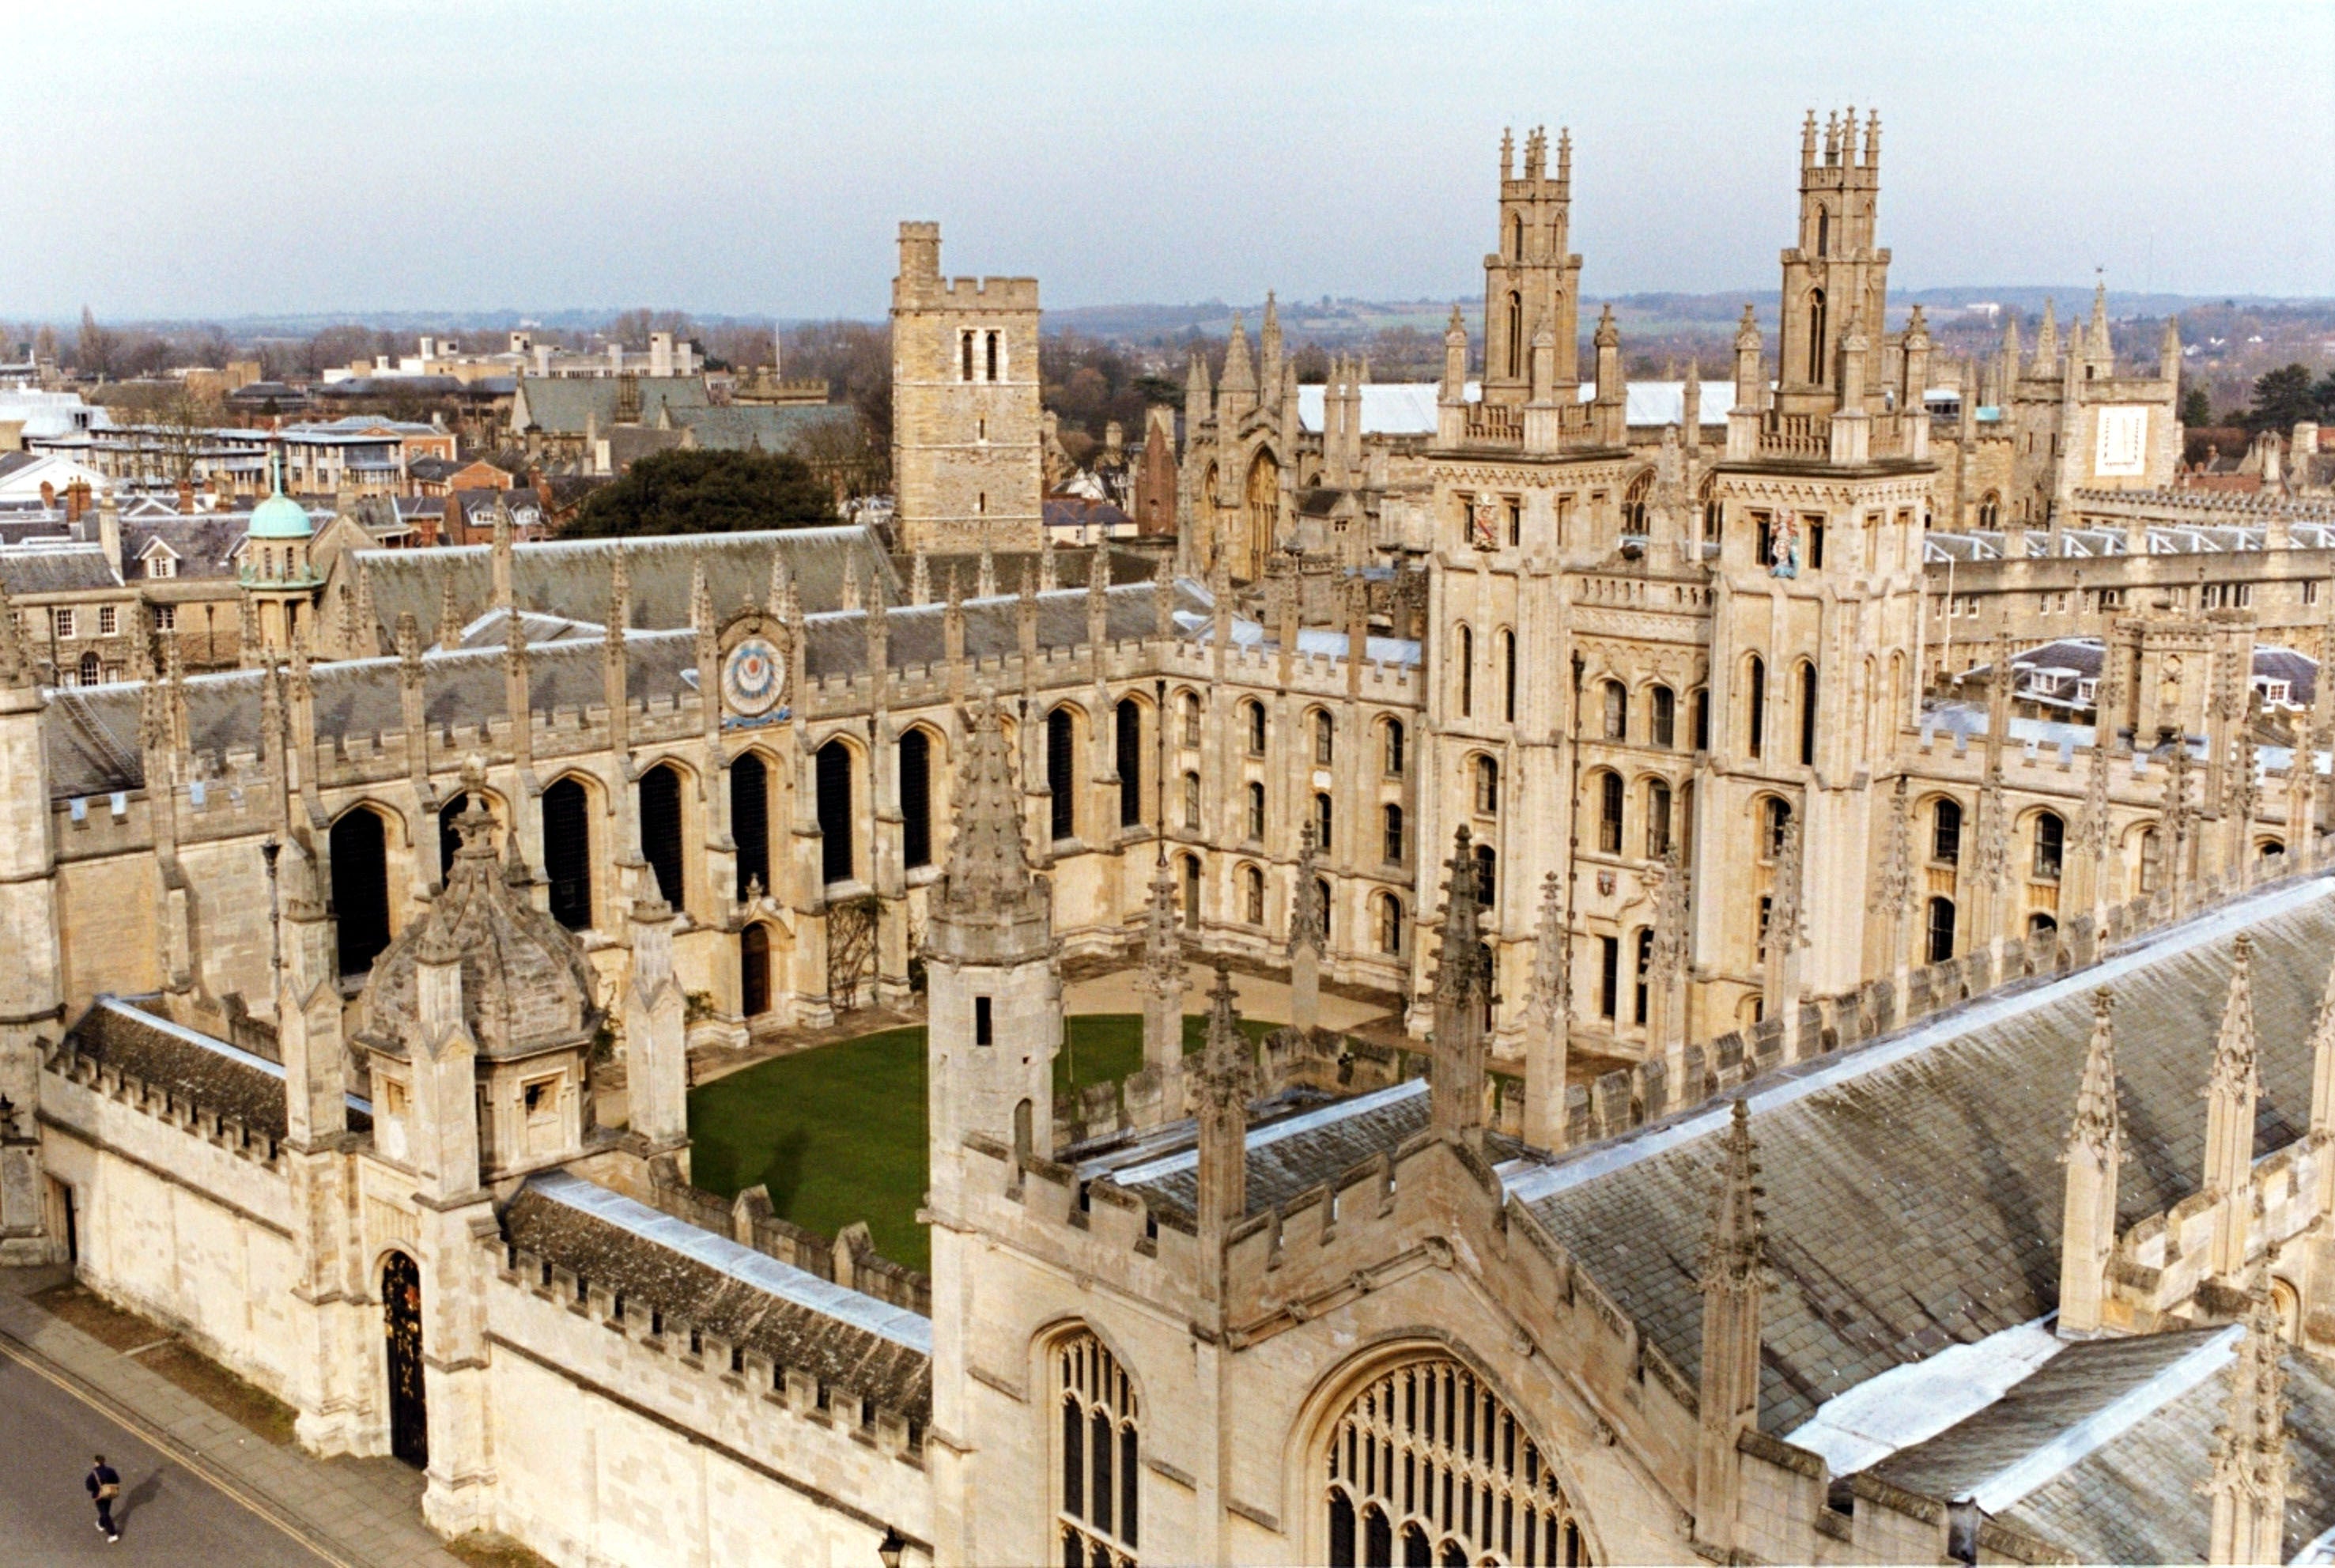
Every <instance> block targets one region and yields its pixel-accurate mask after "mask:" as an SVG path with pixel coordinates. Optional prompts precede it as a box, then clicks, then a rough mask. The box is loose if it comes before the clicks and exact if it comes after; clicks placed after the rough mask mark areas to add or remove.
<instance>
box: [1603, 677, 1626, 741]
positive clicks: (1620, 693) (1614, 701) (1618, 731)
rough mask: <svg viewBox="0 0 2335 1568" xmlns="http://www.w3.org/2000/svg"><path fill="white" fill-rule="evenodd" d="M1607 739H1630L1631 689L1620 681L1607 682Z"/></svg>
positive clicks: (1605, 691)
mask: <svg viewBox="0 0 2335 1568" xmlns="http://www.w3.org/2000/svg"><path fill="white" fill-rule="evenodd" d="M1604 698H1605V739H1607V740H1628V739H1629V738H1630V688H1628V687H1627V686H1624V685H1623V684H1622V682H1619V681H1608V682H1605V690H1604Z"/></svg>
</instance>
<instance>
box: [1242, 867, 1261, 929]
mask: <svg viewBox="0 0 2335 1568" xmlns="http://www.w3.org/2000/svg"><path fill="white" fill-rule="evenodd" d="M1241 902H1242V904H1243V905H1244V909H1243V914H1244V915H1245V917H1246V919H1247V921H1248V923H1249V924H1251V925H1263V924H1264V872H1262V871H1259V870H1258V869H1257V868H1256V867H1255V866H1246V867H1245V868H1244V869H1243V870H1242V872H1241Z"/></svg>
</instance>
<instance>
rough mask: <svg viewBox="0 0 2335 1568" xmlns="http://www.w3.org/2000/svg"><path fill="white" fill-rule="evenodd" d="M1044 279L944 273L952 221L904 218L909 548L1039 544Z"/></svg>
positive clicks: (896, 431) (901, 337)
mask: <svg viewBox="0 0 2335 1568" xmlns="http://www.w3.org/2000/svg"><path fill="white" fill-rule="evenodd" d="M1041 438H1042V419H1041V416H1040V413H1039V409H1038V280H1037V279H1036V278H1034V277H983V278H971V277H953V278H944V277H942V276H941V226H940V225H939V224H937V223H903V224H902V225H900V275H899V276H897V277H896V278H894V279H893V280H892V481H893V485H894V489H895V493H896V495H897V496H898V497H899V508H900V509H899V518H898V533H899V541H900V547H901V548H902V549H904V550H911V551H914V550H976V549H979V548H981V547H983V546H984V545H986V546H987V547H990V548H992V549H998V550H1034V549H1036V548H1037V547H1038V540H1039V536H1040V534H1041V533H1042V531H1043V530H1042V518H1041V513H1040V510H1039V498H1040V495H1041V493H1042V486H1043V479H1042V460H1041V452H1040V441H1041Z"/></svg>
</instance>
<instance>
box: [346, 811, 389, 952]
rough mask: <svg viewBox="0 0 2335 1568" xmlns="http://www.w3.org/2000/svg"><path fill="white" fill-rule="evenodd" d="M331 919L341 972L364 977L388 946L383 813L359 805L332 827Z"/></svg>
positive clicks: (387, 880)
mask: <svg viewBox="0 0 2335 1568" xmlns="http://www.w3.org/2000/svg"><path fill="white" fill-rule="evenodd" d="M332 853H333V915H334V925H335V927H336V929H337V931H338V934H339V944H340V966H341V967H340V972H341V973H343V974H363V973H365V972H366V971H368V970H370V969H372V968H373V960H374V959H375V958H377V957H379V956H380V955H381V950H382V949H383V948H384V947H387V946H388V945H389V864H388V841H387V837H386V836H385V834H384V832H383V826H382V820H381V815H380V813H378V812H375V811H372V810H369V809H367V808H364V807H363V806H360V807H358V808H356V809H355V810H354V811H350V812H347V813H345V814H344V815H343V816H342V818H341V819H340V820H339V821H338V822H335V823H334V824H333V835H332Z"/></svg>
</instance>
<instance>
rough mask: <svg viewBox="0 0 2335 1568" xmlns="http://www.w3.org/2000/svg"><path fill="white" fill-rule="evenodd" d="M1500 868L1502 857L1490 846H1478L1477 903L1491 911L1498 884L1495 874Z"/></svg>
mask: <svg viewBox="0 0 2335 1568" xmlns="http://www.w3.org/2000/svg"><path fill="white" fill-rule="evenodd" d="M1499 868H1500V857H1498V856H1497V855H1496V854H1494V853H1493V852H1492V847H1491V846H1490V845H1488V844H1478V845H1477V846H1476V902H1477V903H1478V904H1480V905H1483V906H1484V907H1485V908H1487V909H1489V908H1490V907H1491V906H1492V905H1493V903H1494V902H1495V901H1496V895H1497V892H1498V884H1497V882H1496V881H1495V879H1494V874H1495V873H1496V872H1497V871H1498V870H1499Z"/></svg>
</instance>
